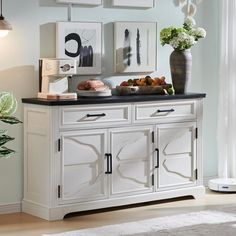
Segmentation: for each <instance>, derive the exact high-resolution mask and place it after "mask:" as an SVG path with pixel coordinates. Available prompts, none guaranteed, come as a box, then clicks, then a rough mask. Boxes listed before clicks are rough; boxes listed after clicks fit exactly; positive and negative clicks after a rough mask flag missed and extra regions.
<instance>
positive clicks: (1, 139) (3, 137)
mask: <svg viewBox="0 0 236 236" xmlns="http://www.w3.org/2000/svg"><path fill="white" fill-rule="evenodd" d="M14 139H15V138H12V137H10V136H8V135H1V136H0V147H1V146H2V145H4V144H5V143H7V142H9V141H12V140H14Z"/></svg>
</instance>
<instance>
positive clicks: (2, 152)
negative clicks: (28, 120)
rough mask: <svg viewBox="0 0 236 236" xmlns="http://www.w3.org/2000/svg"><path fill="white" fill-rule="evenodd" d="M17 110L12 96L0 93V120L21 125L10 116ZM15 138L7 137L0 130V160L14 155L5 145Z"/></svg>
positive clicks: (5, 132) (7, 93)
mask: <svg viewBox="0 0 236 236" xmlns="http://www.w3.org/2000/svg"><path fill="white" fill-rule="evenodd" d="M16 109H17V101H16V99H15V97H14V96H13V94H11V93H9V92H0V120H1V121H2V122H4V123H8V124H11V125H13V124H18V123H22V122H21V121H20V120H18V119H17V118H16V117H14V116H12V115H13V114H14V113H15V112H16ZM14 139H15V138H13V137H11V136H9V135H7V130H3V129H0V158H8V157H10V156H11V154H13V153H15V151H14V150H12V149H9V148H7V147H6V146H5V144H6V143H7V142H9V141H12V140H14Z"/></svg>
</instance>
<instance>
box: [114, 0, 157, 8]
mask: <svg viewBox="0 0 236 236" xmlns="http://www.w3.org/2000/svg"><path fill="white" fill-rule="evenodd" d="M154 2H155V0H113V6H115V7H147V8H151V7H154Z"/></svg>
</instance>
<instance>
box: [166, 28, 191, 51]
mask: <svg viewBox="0 0 236 236" xmlns="http://www.w3.org/2000/svg"><path fill="white" fill-rule="evenodd" d="M169 44H170V45H171V46H172V47H173V48H175V49H176V48H178V49H180V50H183V49H186V48H190V47H191V46H193V45H194V44H195V39H194V37H193V36H191V35H189V34H186V33H185V32H181V33H179V34H178V35H177V36H176V37H174V38H172V39H171V40H170V43H169Z"/></svg>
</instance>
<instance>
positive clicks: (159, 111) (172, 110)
mask: <svg viewBox="0 0 236 236" xmlns="http://www.w3.org/2000/svg"><path fill="white" fill-rule="evenodd" d="M174 111H175V110H174V109H173V108H172V109H168V110H157V112H158V113H161V112H174Z"/></svg>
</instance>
